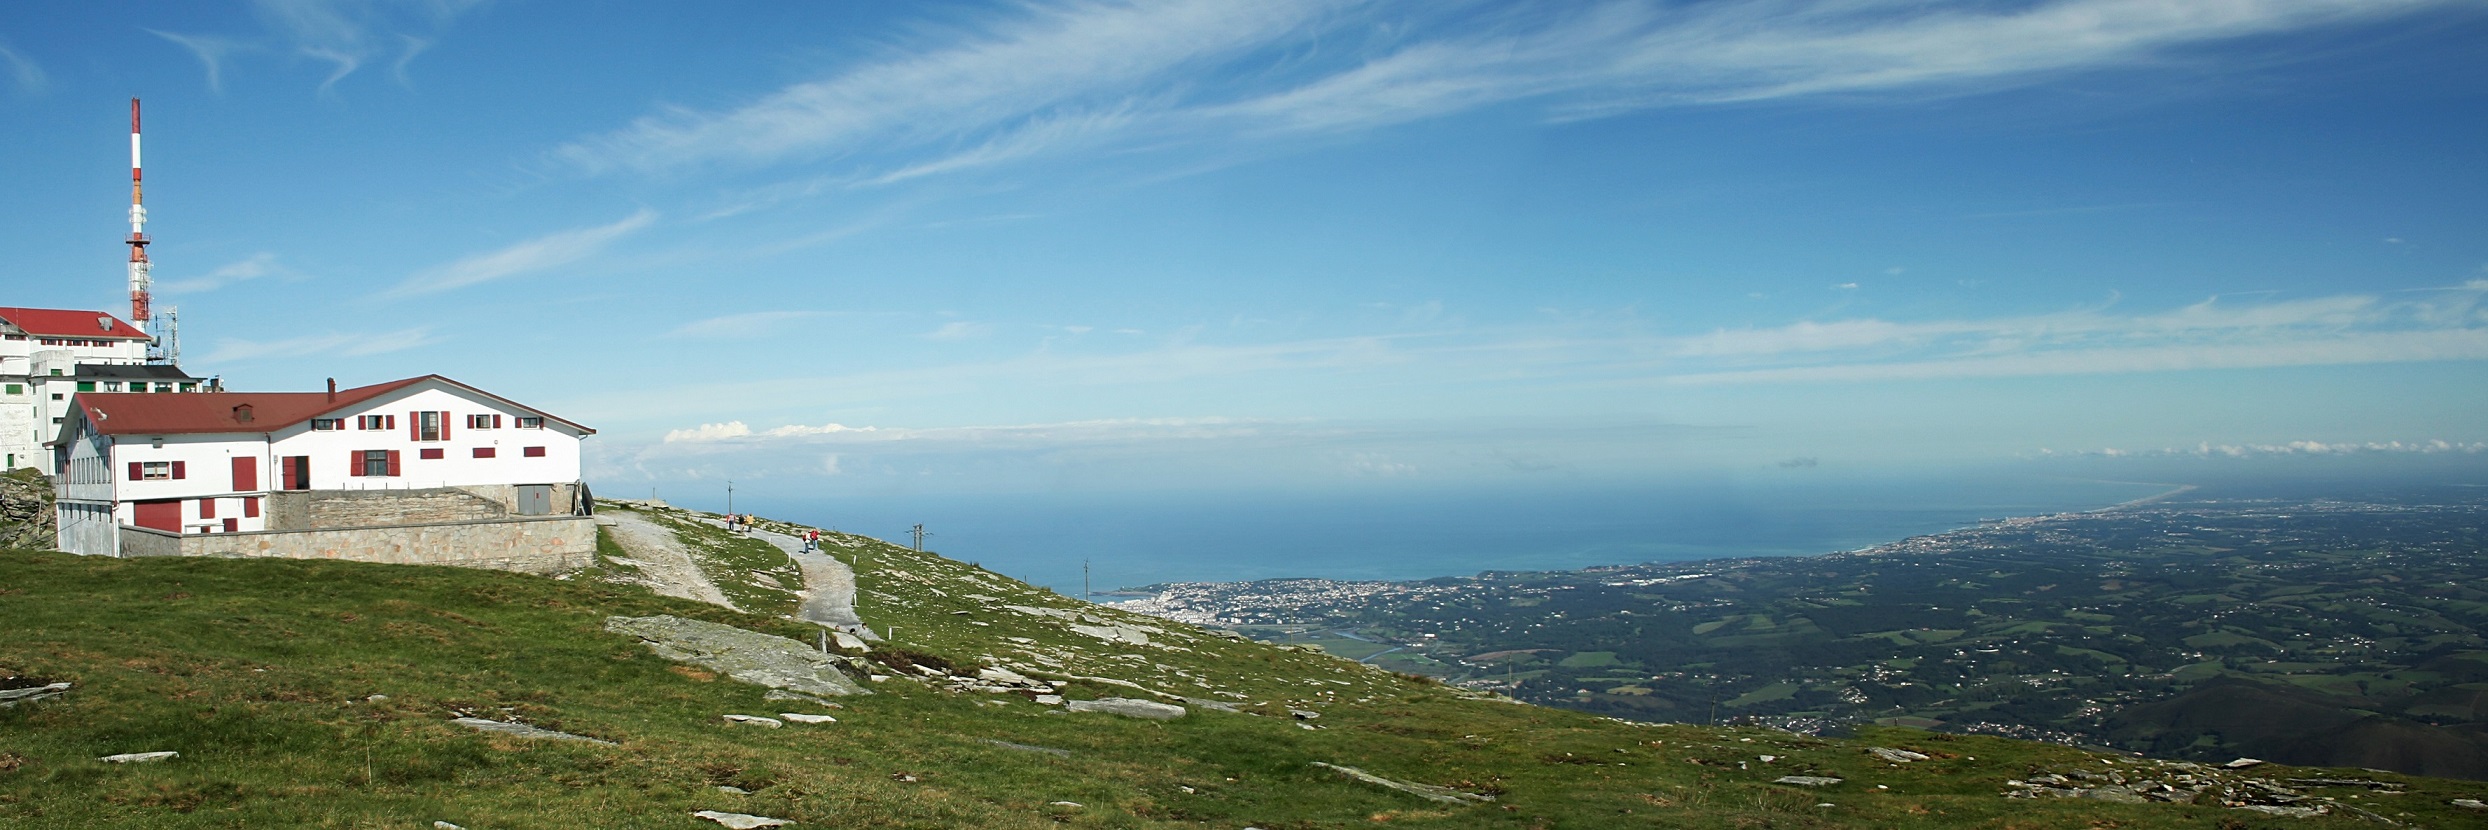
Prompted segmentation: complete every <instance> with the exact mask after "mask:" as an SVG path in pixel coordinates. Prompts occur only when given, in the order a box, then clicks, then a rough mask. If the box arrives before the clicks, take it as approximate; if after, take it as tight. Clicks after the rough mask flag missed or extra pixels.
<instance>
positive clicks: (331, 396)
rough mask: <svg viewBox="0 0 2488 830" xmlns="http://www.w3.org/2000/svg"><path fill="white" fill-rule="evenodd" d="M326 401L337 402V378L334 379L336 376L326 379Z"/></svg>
mask: <svg viewBox="0 0 2488 830" xmlns="http://www.w3.org/2000/svg"><path fill="white" fill-rule="evenodd" d="M328 402H329V403H336V402H337V379H336V378H329V379H328Z"/></svg>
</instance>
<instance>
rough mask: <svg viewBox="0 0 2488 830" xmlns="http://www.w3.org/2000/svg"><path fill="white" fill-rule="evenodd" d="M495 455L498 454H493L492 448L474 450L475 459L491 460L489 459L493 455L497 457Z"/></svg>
mask: <svg viewBox="0 0 2488 830" xmlns="http://www.w3.org/2000/svg"><path fill="white" fill-rule="evenodd" d="M497 454H498V453H496V452H494V448H492V447H476V448H475V457H477V458H491V457H493V456H494V455H497Z"/></svg>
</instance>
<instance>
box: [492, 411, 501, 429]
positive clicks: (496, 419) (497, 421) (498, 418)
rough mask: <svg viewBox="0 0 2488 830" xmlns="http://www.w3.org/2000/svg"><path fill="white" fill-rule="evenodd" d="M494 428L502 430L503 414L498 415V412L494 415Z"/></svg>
mask: <svg viewBox="0 0 2488 830" xmlns="http://www.w3.org/2000/svg"><path fill="white" fill-rule="evenodd" d="M492 428H493V429H500V428H501V414H500V413H497V412H496V413H493V416H492Z"/></svg>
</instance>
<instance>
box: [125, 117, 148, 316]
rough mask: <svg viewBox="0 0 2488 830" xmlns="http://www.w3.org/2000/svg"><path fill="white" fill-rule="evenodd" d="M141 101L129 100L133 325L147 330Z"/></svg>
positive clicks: (131, 304)
mask: <svg viewBox="0 0 2488 830" xmlns="http://www.w3.org/2000/svg"><path fill="white" fill-rule="evenodd" d="M138 170H139V166H138V99H136V98H132V99H130V322H131V323H133V324H136V325H137V326H138V330H139V331H140V332H145V331H146V330H147V318H148V317H149V316H150V315H149V314H148V309H147V286H148V280H147V271H148V270H149V269H150V268H152V267H153V266H154V263H151V262H148V261H147V202H146V199H145V198H144V193H143V192H142V191H141V190H140V188H139V172H138Z"/></svg>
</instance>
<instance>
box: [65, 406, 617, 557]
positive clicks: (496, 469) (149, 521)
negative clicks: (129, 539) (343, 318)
mask: <svg viewBox="0 0 2488 830" xmlns="http://www.w3.org/2000/svg"><path fill="white" fill-rule="evenodd" d="M71 402H72V404H73V406H72V407H71V408H70V410H69V414H68V416H67V420H66V421H65V422H64V423H63V424H62V429H61V435H60V438H59V440H57V441H55V442H53V444H52V448H53V451H54V453H55V458H54V463H56V464H58V465H59V469H60V470H61V471H62V473H61V476H60V484H59V493H60V545H61V549H62V550H65V551H70V552H73V553H89V554H107V555H118V554H119V553H120V552H121V546H122V543H121V539H122V538H123V534H122V533H121V532H120V528H121V527H122V526H131V527H139V528H152V529H154V530H158V531H164V532H167V533H173V534H184V535H188V534H208V533H235V532H252V531H279V530H311V529H319V528H339V527H355V526H383V525H397V524H409V523H416V522H423V521H436V520H445V519H472V518H477V517H478V515H477V514H475V513H474V511H473V510H471V509H466V508H465V507H461V505H467V506H470V507H471V506H472V505H475V504H482V505H483V506H484V509H485V510H486V511H487V513H488V514H489V515H496V516H497V515H509V516H543V515H550V514H557V513H570V512H572V510H573V508H574V506H576V505H577V504H579V503H581V502H582V501H583V500H584V498H585V493H584V488H582V487H581V486H580V484H579V482H580V475H579V447H580V442H581V440H582V439H584V438H586V437H587V436H589V435H592V434H594V433H595V430H592V429H589V428H587V427H584V426H581V425H579V424H576V423H573V422H571V421H567V420H563V419H561V418H557V417H554V416H552V415H549V414H546V413H544V412H542V411H540V410H536V409H532V408H529V407H527V406H524V405H521V404H518V403H515V402H513V401H510V400H508V399H506V398H502V397H500V396H497V395H493V394H491V393H489V392H485V391H483V390H481V389H477V388H475V387H472V386H468V385H466V384H463V383H459V382H457V381H454V380H450V379H448V378H445V377H441V376H439V375H425V376H423V377H418V378H408V379H406V380H400V381H393V382H390V383H382V384H377V385H373V386H364V387H360V388H355V389H345V390H337V389H335V388H334V382H332V383H331V389H330V391H327V392H272V393H266V392H263V393H248V392H226V393H218V394H200V395H158V394H154V393H152V392H150V393H146V394H139V393H133V392H120V393H112V392H81V393H78V394H77V395H75V396H74V397H73V398H72V399H71ZM350 491H407V492H402V493H397V494H389V495H391V496H394V497H393V498H392V497H383V496H384V494H380V493H369V494H355V493H352V492H350ZM495 505H497V506H495ZM462 509H464V510H466V512H464V513H459V512H458V511H459V510H462ZM443 511H447V512H443Z"/></svg>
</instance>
